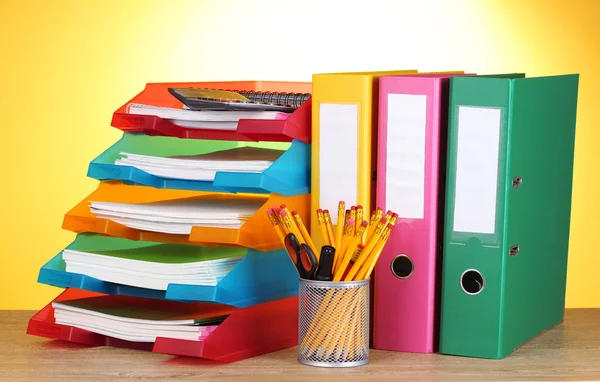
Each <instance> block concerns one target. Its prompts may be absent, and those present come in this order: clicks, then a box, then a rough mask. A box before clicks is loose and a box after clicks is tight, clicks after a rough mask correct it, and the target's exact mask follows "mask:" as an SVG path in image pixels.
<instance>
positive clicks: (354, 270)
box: [344, 217, 387, 281]
mask: <svg viewBox="0 0 600 382" xmlns="http://www.w3.org/2000/svg"><path fill="white" fill-rule="evenodd" d="M386 220H387V219H386V218H385V217H383V218H381V220H380V221H379V223H378V224H377V227H376V228H375V231H374V232H373V234H372V235H371V236H370V237H369V238H368V239H367V244H365V249H364V250H363V251H362V253H361V254H360V256H358V258H357V259H356V261H355V262H354V265H352V268H350V271H349V272H348V274H347V275H346V277H345V278H344V281H352V280H353V279H354V276H356V274H357V273H358V271H359V270H360V267H361V266H362V264H363V262H364V261H365V258H366V257H367V255H368V254H369V252H371V251H372V250H373V247H375V244H377V240H378V239H379V237H380V236H381V232H382V231H383V228H384V227H385V225H386V224H387V223H386Z"/></svg>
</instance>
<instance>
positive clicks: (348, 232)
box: [333, 219, 354, 272]
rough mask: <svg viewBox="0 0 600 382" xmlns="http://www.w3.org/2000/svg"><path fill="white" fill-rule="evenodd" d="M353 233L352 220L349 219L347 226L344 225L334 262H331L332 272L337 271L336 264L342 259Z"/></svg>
mask: <svg viewBox="0 0 600 382" xmlns="http://www.w3.org/2000/svg"><path fill="white" fill-rule="evenodd" d="M353 233H354V220H353V219H349V220H348V224H346V225H345V226H344V236H342V243H341V245H340V246H339V247H338V248H336V251H335V260H334V262H333V271H334V272H335V270H336V269H337V266H338V264H339V263H340V261H341V260H342V258H343V257H344V252H345V251H346V246H347V245H348V243H349V242H350V241H351V240H350V239H351V238H352V235H353Z"/></svg>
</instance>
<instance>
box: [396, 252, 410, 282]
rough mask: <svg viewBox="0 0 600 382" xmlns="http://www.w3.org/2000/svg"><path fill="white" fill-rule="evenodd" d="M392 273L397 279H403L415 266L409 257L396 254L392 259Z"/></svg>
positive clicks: (408, 275)
mask: <svg viewBox="0 0 600 382" xmlns="http://www.w3.org/2000/svg"><path fill="white" fill-rule="evenodd" d="M391 268H392V273H393V274H394V276H396V277H398V278H399V279H405V278H407V277H410V275H412V274H413V272H414V270H415V267H414V264H413V262H412V260H411V258H410V257H408V256H406V255H398V256H396V257H395V258H394V260H392V264H391Z"/></svg>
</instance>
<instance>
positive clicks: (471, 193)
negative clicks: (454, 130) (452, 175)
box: [454, 106, 501, 234]
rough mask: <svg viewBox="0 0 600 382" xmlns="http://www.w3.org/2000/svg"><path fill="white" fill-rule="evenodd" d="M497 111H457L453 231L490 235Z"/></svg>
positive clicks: (495, 181)
mask: <svg viewBox="0 0 600 382" xmlns="http://www.w3.org/2000/svg"><path fill="white" fill-rule="evenodd" d="M500 117H501V112H500V109H492V108H483V107H467V106H460V107H459V108H458V145H457V152H456V190H455V200H454V231H459V232H474V233H485V234H493V233H494V232H495V228H496V227H495V226H496V198H497V185H498V147H499V143H500Z"/></svg>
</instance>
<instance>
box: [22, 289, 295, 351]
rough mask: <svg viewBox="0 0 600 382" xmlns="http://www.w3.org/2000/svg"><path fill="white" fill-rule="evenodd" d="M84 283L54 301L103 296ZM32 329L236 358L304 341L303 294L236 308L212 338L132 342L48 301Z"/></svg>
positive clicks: (80, 339)
mask: <svg viewBox="0 0 600 382" xmlns="http://www.w3.org/2000/svg"><path fill="white" fill-rule="evenodd" d="M101 295H102V294H99V293H94V292H88V291H83V290H79V289H66V290H65V291H64V292H63V293H61V294H60V295H59V296H58V297H57V298H55V299H54V301H64V300H72V299H77V298H86V297H94V296H101ZM27 334H31V335H35V336H39V337H46V338H52V339H56V340H62V341H69V342H76V343H80V344H85V345H91V346H112V347H124V348H130V349H137V350H147V351H153V352H155V353H163V354H171V355H177V356H190V357H199V358H205V359H210V360H215V361H221V362H235V361H239V360H242V359H246V358H251V357H255V356H258V355H261V354H266V353H270V352H274V351H277V350H281V349H285V348H289V347H292V346H296V345H297V344H298V297H297V296H295V297H289V298H286V299H282V300H277V301H272V302H268V303H264V304H259V305H254V306H251V307H248V308H238V309H236V310H235V311H234V312H233V313H232V314H231V315H230V316H229V317H228V318H227V319H226V320H225V321H224V322H223V323H221V324H220V325H219V327H218V328H217V329H215V330H214V331H213V332H212V333H211V334H210V335H209V336H208V338H206V339H204V340H200V341H188V340H177V339H171V338H157V339H156V342H155V343H142V342H129V341H125V340H121V339H118V338H113V337H108V336H104V335H101V334H97V333H93V332H89V331H87V330H83V329H79V328H75V327H72V326H66V325H59V324H56V323H55V321H54V309H53V308H52V304H51V303H50V304H48V305H47V306H46V307H45V308H43V309H42V310H41V311H39V312H38V313H36V314H35V315H34V316H33V317H32V318H31V319H30V320H29V325H28V327H27Z"/></svg>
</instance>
